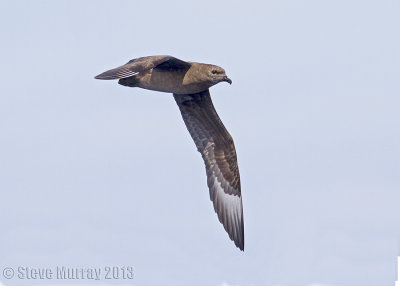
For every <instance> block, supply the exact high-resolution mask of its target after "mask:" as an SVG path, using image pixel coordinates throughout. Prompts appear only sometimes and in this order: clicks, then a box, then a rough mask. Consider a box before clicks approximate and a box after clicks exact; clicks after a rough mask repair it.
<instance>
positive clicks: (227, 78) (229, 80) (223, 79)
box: [222, 76, 232, 84]
mask: <svg viewBox="0 0 400 286" xmlns="http://www.w3.org/2000/svg"><path fill="white" fill-rule="evenodd" d="M222 81H226V82H228V83H229V84H232V80H231V79H230V78H229V77H227V76H224V77H223V78H222Z"/></svg>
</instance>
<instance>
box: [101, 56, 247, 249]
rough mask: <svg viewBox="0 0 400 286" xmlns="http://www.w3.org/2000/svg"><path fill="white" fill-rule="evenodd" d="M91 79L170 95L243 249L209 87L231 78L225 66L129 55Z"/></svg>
mask: <svg viewBox="0 0 400 286" xmlns="http://www.w3.org/2000/svg"><path fill="white" fill-rule="evenodd" d="M96 78H97V79H119V81H118V83H119V84H121V85H125V86H130V87H141V88H145V89H150V90H156V91H162V92H169V93H173V94H174V98H175V101H176V103H177V104H178V106H179V109H180V111H181V114H182V117H183V120H184V122H185V124H186V127H187V129H188V130H189V133H190V135H191V136H192V138H193V140H194V142H195V144H196V147H197V150H198V151H199V152H200V153H201V155H202V157H203V160H204V163H205V166H206V173H207V185H208V188H209V191H210V199H211V201H212V202H213V205H214V209H215V212H216V213H217V215H218V219H219V221H220V222H221V223H222V224H223V226H224V228H225V230H226V231H227V232H228V235H229V237H230V238H231V239H232V240H233V241H234V243H235V245H236V246H237V247H239V248H240V249H241V250H243V249H244V226H243V207H242V195H241V190H240V176H239V168H238V164H237V158H236V150H235V146H234V143H233V139H232V137H231V135H230V134H229V133H228V131H227V130H226V129H225V126H224V125H223V123H222V121H221V120H220V118H219V116H218V114H217V112H216V111H215V109H214V106H213V104H212V101H211V97H210V93H209V90H208V89H209V88H210V87H211V86H213V85H215V84H217V83H219V82H221V81H226V82H228V83H232V81H231V80H230V79H229V78H228V77H227V76H226V74H225V71H224V69H222V68H220V67H218V66H215V65H209V64H200V63H193V62H185V61H182V60H179V59H177V58H174V57H171V56H150V57H143V58H138V59H134V60H131V61H129V62H128V63H127V64H125V65H123V66H121V67H118V68H115V69H112V70H109V71H106V72H104V73H102V74H100V75H98V76H96Z"/></svg>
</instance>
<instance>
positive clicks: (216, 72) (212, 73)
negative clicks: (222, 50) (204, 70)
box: [207, 65, 232, 84]
mask: <svg viewBox="0 0 400 286" xmlns="http://www.w3.org/2000/svg"><path fill="white" fill-rule="evenodd" d="M207 76H208V77H209V79H210V80H211V82H212V83H213V84H217V83H219V82H221V81H226V82H228V83H229V84H232V80H231V79H230V78H229V77H228V76H227V75H226V73H225V70H224V69H223V68H221V67H219V66H214V65H209V66H208V74H207Z"/></svg>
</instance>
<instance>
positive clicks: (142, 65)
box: [95, 56, 190, 79]
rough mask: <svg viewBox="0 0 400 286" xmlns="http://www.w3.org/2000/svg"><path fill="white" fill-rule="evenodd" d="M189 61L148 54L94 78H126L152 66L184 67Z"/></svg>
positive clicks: (163, 67)
mask: <svg viewBox="0 0 400 286" xmlns="http://www.w3.org/2000/svg"><path fill="white" fill-rule="evenodd" d="M188 66H190V64H189V63H187V62H185V61H182V60H180V59H177V58H174V57H171V56H150V57H142V58H137V59H133V60H130V61H129V62H128V63H127V64H125V65H123V66H120V67H117V68H115V69H111V70H108V71H106V72H103V73H101V74H99V75H98V76H96V77H95V78H96V79H120V78H127V77H131V76H134V75H137V74H139V73H143V72H146V71H148V70H150V69H153V68H160V69H172V68H185V67H188Z"/></svg>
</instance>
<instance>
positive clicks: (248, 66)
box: [0, 0, 400, 286]
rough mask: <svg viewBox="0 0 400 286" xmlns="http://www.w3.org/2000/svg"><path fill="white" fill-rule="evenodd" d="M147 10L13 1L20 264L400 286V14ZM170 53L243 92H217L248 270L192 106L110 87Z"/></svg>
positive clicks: (383, 4)
mask: <svg viewBox="0 0 400 286" xmlns="http://www.w3.org/2000/svg"><path fill="white" fill-rule="evenodd" d="M138 2H139V1H99V0H96V1H94V0H93V1H89V0H88V1H62V0H59V1H50V0H48V1H0V35H1V45H0V60H1V69H0V76H1V79H2V80H1V85H0V146H1V148H0V158H1V161H0V189H1V193H0V215H1V216H0V217H1V218H0V226H1V236H0V257H1V259H0V267H1V268H2V269H3V268H4V267H18V266H21V265H22V266H31V267H50V268H54V267H56V266H63V265H66V266H71V267H104V266H134V267H135V275H136V276H135V279H134V280H133V281H123V280H113V281H104V280H103V281H99V282H93V285H101V284H110V285H121V284H128V285H174V286H175V285H199V286H200V285H201V286H204V285H210V286H221V285H224V284H223V283H226V284H227V285H229V286H264V285H267V286H276V285H279V286H308V285H313V284H314V285H327V286H354V285H363V286H376V285H379V286H385V285H388V286H389V285H390V286H391V285H393V284H394V281H395V278H396V276H395V271H396V256H397V255H398V254H399V251H400V246H399V244H400V227H399V226H400V212H399V202H400V191H399V190H400V176H399V173H400V129H399V123H400V97H399V95H400V81H399V78H400V52H399V51H400V38H399V36H398V35H399V27H400V18H399V14H400V3H399V1H386V0H384V1H368V0H367V1H365V0H363V1H361V0H360V1H343V0H338V1H317V0H314V1H311V0H309V1H294V0H287V1H211V0H203V1H196V2H195V1H147V2H146V1H140V3H138ZM157 54H170V55H173V56H176V57H178V58H181V59H183V60H190V61H198V62H207V63H213V64H217V65H219V66H222V67H223V68H224V69H225V70H226V71H227V74H228V75H229V77H230V78H232V80H233V84H232V85H231V86H229V85H228V84H219V85H217V86H215V87H213V88H212V89H211V95H212V98H213V101H214V104H215V107H216V109H217V111H218V113H219V115H220V116H221V118H222V120H223V122H224V123H225V125H226V127H227V129H228V130H229V131H230V133H231V134H232V136H233V138H234V140H235V144H236V149H237V153H238V160H239V167H240V173H241V180H242V192H243V202H244V216H245V234H246V246H245V252H244V253H242V252H240V251H238V249H237V248H236V247H234V245H233V243H232V242H231V241H230V240H229V238H228V236H227V235H226V233H225V231H224V230H223V228H222V226H221V225H220V224H219V222H218V220H217V217H216V215H215V213H214V211H213V208H212V204H211V202H210V201H209V195H208V190H207V185H206V176H205V170H204V165H203V162H202V159H201V156H200V154H199V153H198V152H197V151H196V149H195V145H194V143H193V142H192V139H191V138H190V136H189V133H188V132H187V130H186V128H185V126H184V123H183V121H182V119H181V115H180V113H179V110H178V107H177V106H176V104H175V101H174V100H173V98H172V96H171V95H168V94H163V93H157V92H152V91H146V90H142V89H131V88H126V87H123V86H119V85H118V84H117V83H116V82H109V81H108V82H105V81H98V80H94V79H93V77H94V76H95V75H97V74H99V73H101V72H103V71H105V70H107V69H109V68H113V67H116V66H118V65H121V64H123V63H125V62H127V61H128V60H130V59H132V58H135V57H140V56H146V55H157ZM0 275H1V273H0ZM0 281H2V283H3V284H4V285H5V286H10V285H17V286H19V285H46V286H47V285H58V284H65V283H67V284H72V285H79V284H84V285H87V284H90V283H88V281H81V280H76V281H54V280H51V281H46V280H45V281H38V280H34V281H33V280H32V281H26V280H19V279H13V280H10V281H8V280H5V279H4V278H3V277H2V276H0ZM91 285H92V284H91Z"/></svg>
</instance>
